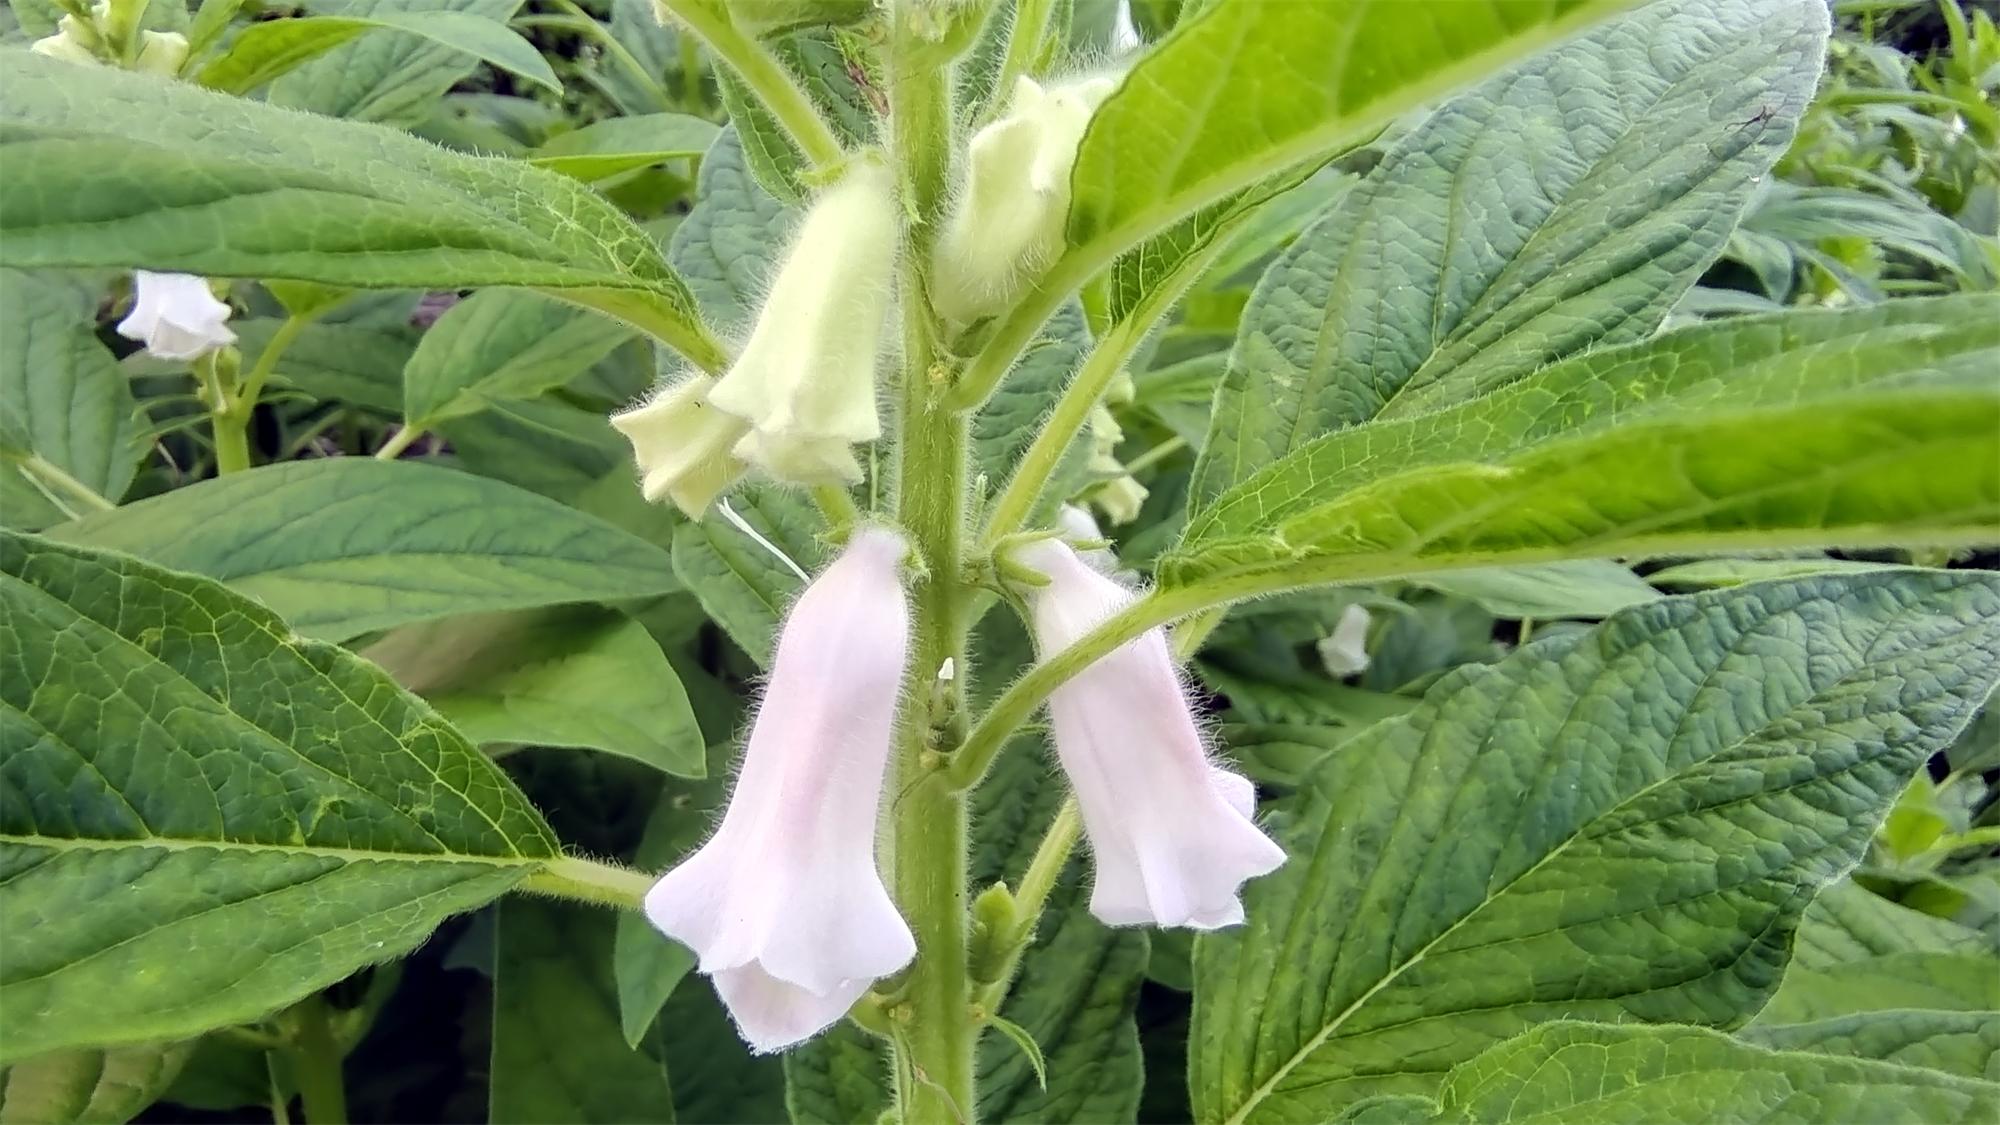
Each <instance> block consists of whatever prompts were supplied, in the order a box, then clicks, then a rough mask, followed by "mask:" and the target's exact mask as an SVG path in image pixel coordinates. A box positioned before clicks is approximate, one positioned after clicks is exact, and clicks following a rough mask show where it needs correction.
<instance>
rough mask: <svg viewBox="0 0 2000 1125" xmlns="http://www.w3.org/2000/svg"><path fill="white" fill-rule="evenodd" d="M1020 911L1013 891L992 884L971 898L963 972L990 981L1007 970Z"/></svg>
mask: <svg viewBox="0 0 2000 1125" xmlns="http://www.w3.org/2000/svg"><path fill="white" fill-rule="evenodd" d="M1020 915H1021V910H1020V907H1019V906H1018V905H1017V904H1016V903H1015V901H1014V892H1012V891H1010V890H1008V889H1007V884H1005V883H995V884H993V885H992V886H990V887H988V888H986V889H985V890H983V891H981V892H979V897H978V898H976V899H973V900H972V935H971V939H970V941H969V943H968V946H967V950H966V973H967V975H969V976H970V977H971V978H972V979H973V980H974V981H975V982H977V983H979V984H991V983H992V982H994V981H996V980H999V979H1000V978H1001V976H1002V975H1003V974H1005V973H1006V971H1007V958H1008V956H1009V955H1010V954H1012V953H1013V952H1014V943H1015V942H1014V939H1015V933H1014V931H1015V929H1016V928H1018V927H1019V926H1020V924H1021V917H1020Z"/></svg>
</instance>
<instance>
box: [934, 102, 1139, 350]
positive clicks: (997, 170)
mask: <svg viewBox="0 0 2000 1125" xmlns="http://www.w3.org/2000/svg"><path fill="white" fill-rule="evenodd" d="M1116 86H1117V81H1116V80H1115V79H1112V78H1106V77H1098V78H1090V79H1085V80H1083V81H1080V82H1070V83H1064V84H1059V85H1053V86H1049V87H1047V88H1046V89H1044V88H1043V87H1042V85H1041V84H1040V83H1038V82H1036V81H1035V80H1034V79H1032V78H1029V77H1026V76H1025V75H1024V76H1022V77H1021V78H1018V79H1016V80H1015V83H1014V90H1013V95H1012V99H1011V100H1010V101H1009V102H1008V104H1007V113H1006V115H1005V116H1003V117H1001V118H1000V119H999V120H997V121H995V122H993V123H992V124H991V125H988V126H986V127H985V128H984V129H981V130H979V132H978V133H976V134H974V135H973V138H972V144H971V146H970V147H969V149H968V151H967V154H966V173H965V184H964V187H963V188H962V189H961V192H960V195H959V198H958V200H957V202H956V203H955V204H954V205H953V207H952V209H951V215H950V217H949V218H947V219H946V220H945V224H944V228H943V230H942V231H941V233H940V234H939V237H938V240H937V243H936V245H935V247H933V250H932V263H931V304H932V305H933V306H934V307H935V308H936V309H937V311H938V313H939V314H940V315H942V316H944V317H945V318H946V319H947V320H952V321H956V322H959V323H962V324H968V323H971V322H972V321H975V320H978V319H979V318H981V317H985V316H991V315H993V314H994V313H997V312H999V311H1001V310H1002V309H1005V308H1006V307H1007V306H1008V305H1010V304H1012V303H1013V301H1014V299H1015V298H1016V297H1018V296H1020V293H1021V290H1022V288H1023V287H1024V286H1025V285H1026V284H1027V282H1029V281H1031V280H1033V278H1034V276H1035V274H1037V273H1038V272H1040V271H1041V270H1042V268H1043V267H1045V266H1047V265H1048V264H1049V262H1050V261H1051V260H1053V259H1054V258H1055V256H1056V255H1057V254H1058V253H1060V252H1061V250H1062V247H1063V223H1064V221H1065V220H1066V219H1067V218H1068V217H1069V173H1070V167H1071V166H1072V165H1073V164H1075V163H1076V147H1077V145H1078V144H1079V143H1080V142H1081V141H1082V140H1083V131H1084V128H1085V127H1086V126H1088V125H1089V124H1090V115H1091V114H1092V113H1093V112H1095V111H1096V109H1097V106H1098V105H1099V103H1101V102H1103V101H1104V99H1105V98H1106V97H1109V96H1110V94H1111V91H1112V90H1113V89H1114V88H1115V87H1116Z"/></svg>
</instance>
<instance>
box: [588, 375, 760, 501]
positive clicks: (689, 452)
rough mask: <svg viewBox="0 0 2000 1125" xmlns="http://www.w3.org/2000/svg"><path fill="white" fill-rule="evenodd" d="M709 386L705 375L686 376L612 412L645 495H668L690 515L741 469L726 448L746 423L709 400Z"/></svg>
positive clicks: (736, 439)
mask: <svg viewBox="0 0 2000 1125" xmlns="http://www.w3.org/2000/svg"><path fill="white" fill-rule="evenodd" d="M714 386H715V380H714V379H713V378H711V377H709V376H707V375H690V376H688V377H686V378H684V379H682V380H681V381H679V382H677V383H674V384H672V385H670V386H668V387H666V388H665V389H663V390H661V391H660V392H659V393H658V394H656V395H654V396H653V397H652V398H651V399H649V400H647V401H646V402H645V403H644V404H642V405H640V406H636V407H634V408H632V409H631V410H627V411H625V412H624V413H622V414H613V415H612V416H611V425H612V428H614V429H616V430H617V431H618V432H619V433H621V434H624V435H625V438H626V440H628V441H630V442H631V443H632V456H633V458H634V459H635V460H637V461H638V463H639V475H640V485H639V487H640V491H642V492H644V493H645V495H646V499H648V500H651V501H653V502H654V503H658V502H660V501H661V500H672V501H673V504H674V506H675V507H676V508H679V509H680V510H681V511H683V512H685V513H687V514H688V515H689V516H692V517H694V518H695V519H700V518H701V516H702V513H703V512H706V511H708V506H709V505H710V504H713V503H714V502H715V498H716V497H717V496H719V495H721V494H722V492H723V491H724V490H725V489H727V488H728V487H729V486H730V485H732V484H734V483H736V481H737V479H738V478H740V477H741V476H742V475H743V473H744V470H745V468H746V466H745V465H744V464H743V462H742V461H740V460H738V459H737V458H736V456H735V454H733V453H731V452H730V450H731V448H732V447H733V446H735V445H736V443H737V442H739V441H741V440H742V439H743V436H744V435H745V434H747V433H748V432H749V431H750V426H749V424H748V423H746V422H744V421H743V420H742V419H741V418H738V417H736V416H735V415H734V414H729V413H726V412H724V411H722V410H718V409H716V408H715V407H714V406H712V405H710V404H709V401H708V394H709V391H710V389H711V388H713V387H714Z"/></svg>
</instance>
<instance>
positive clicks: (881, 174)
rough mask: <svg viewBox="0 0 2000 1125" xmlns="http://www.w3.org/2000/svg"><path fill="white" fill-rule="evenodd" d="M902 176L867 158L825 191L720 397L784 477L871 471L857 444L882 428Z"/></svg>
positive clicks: (745, 450)
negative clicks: (880, 383) (882, 364)
mask: <svg viewBox="0 0 2000 1125" xmlns="http://www.w3.org/2000/svg"><path fill="white" fill-rule="evenodd" d="M899 218H900V216H899V214H898V212H897V205H896V194H895V178H894V176H893V175H892V174H891V173H890V171H889V170H888V169H887V168H886V167H884V166H883V165H881V164H879V163H876V162H874V161H872V160H860V161H857V162H855V163H854V164H853V165H852V166H850V167H849V168H848V170H847V172H846V173H845V175H843V176H842V177H841V179H840V180H839V181H838V182H836V183H835V184H833V185H832V186H830V187H828V188H827V189H826V190H825V191H823V192H821V193H820V196H819V198H817V199H815V200H814V201H813V204H812V206H811V207H810V208H809V209H808V210H807V211H806V216H805V219H804V220H803V221H802V222H801V223H800V224H799V230H798V233H797V235H796V236H795V237H794V238H793V240H792V246H791V249H790V250H789V251H788V252H787V253H786V255H785V259H784V262H783V264H781V265H780V266H779V268H778V273H777V276H776V278H775V279H773V281H772V283H771V292H770V295H769V296H768V297H766V298H765V300H764V305H763V308H762V309H760V310H759V311H758V313H757V322H756V325H755V327H754V328H752V329H751V333H750V339H749V340H748V341H747V342H746V343H745V344H744V345H743V351H742V353H741V354H739V355H738V356H737V358H736V362H735V363H734V364H732V365H731V366H730V368H729V371H728V372H727V373H726V374H724V375H723V377H722V379H721V380H720V381H719V382H717V383H716V384H715V388H714V390H712V391H711V392H710V394H709V401H710V402H712V403H713V404H714V405H716V406H717V407H719V408H721V409H723V410H726V411H728V412H729V413H731V414H734V415H736V416H737V417H738V418H741V419H743V420H744V421H745V422H747V423H749V427H750V428H749V432H747V433H746V434H745V435H744V436H743V438H742V439H740V440H739V441H738V442H737V444H736V445H735V447H734V453H735V455H736V456H737V457H738V458H739V459H741V460H743V461H747V462H749V463H751V464H753V465H756V466H757V467H759V468H761V469H763V470H764V471H765V472H767V473H769V474H770V475H771V476H773V477H776V478H777V479H779V480H782V481H791V482H794V483H800V484H830V483H836V482H845V483H853V482H856V481H859V480H860V479H861V466H860V464H859V462H857V461H856V460H855V457H854V452H853V449H852V448H851V447H852V446H853V445H854V444H856V443H858V442H864V441H873V440H875V439H876V438H878V437H881V436H882V423H881V420H880V417H879V416H878V414H877V411H876V403H875V367H876V363H875V361H876V358H877V355H878V354H879V353H880V351H881V347H882V327H883V323H884V321H885V320H886V319H887V317H888V313H889V300H890V289H891V284H892V281H893V279H894V274H895V267H896V239H897V236H898V229H899V227H898V221H899Z"/></svg>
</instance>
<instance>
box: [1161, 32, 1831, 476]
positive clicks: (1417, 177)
mask: <svg viewBox="0 0 2000 1125" xmlns="http://www.w3.org/2000/svg"><path fill="white" fill-rule="evenodd" d="M1411 7H1414V5H1411ZM1453 7H1454V9H1455V8H1457V7H1459V6H1458V5H1454V6H1453ZM1826 31H1827V15H1826V5H1825V4H1824V3H1823V2H1822V0H1662V2H1659V3H1653V4H1648V5H1646V6H1645V7H1643V8H1641V9H1639V10H1638V11H1636V12H1634V13H1632V14H1631V15H1630V16H1627V17H1625V18H1623V19H1620V20H1618V21H1616V22H1615V23H1611V24H1608V25H1606V26H1604V27H1601V28H1599V29H1597V30H1596V31H1594V32H1592V33H1591V34H1590V35H1589V36H1587V37H1586V38H1583V39H1580V40H1578V41H1576V42H1574V43H1570V44H1568V45H1566V46H1564V47H1563V48H1561V49H1560V50H1556V51H1552V52H1550V53H1548V54H1546V55H1543V56H1541V57H1539V58H1536V59H1534V60H1532V61H1530V62H1528V63H1527V64H1525V65H1523V66H1522V67H1520V68H1519V69H1517V70H1513V71H1510V72H1508V73H1507V74H1505V75H1503V76H1501V77H1499V78H1496V79H1494V80H1492V81H1490V82H1488V83H1486V84H1485V85H1483V86H1481V87H1479V88H1478V89H1475V90H1471V91H1468V92H1467V93H1465V94H1462V95H1460V96H1459V97H1456V98H1454V99H1452V100H1451V101H1450V102H1449V103H1447V104H1446V105H1445V106H1444V107H1443V108H1442V109H1440V110H1439V111H1438V112H1437V113H1436V114H1435V115H1433V116H1432V117H1431V118H1430V119H1429V120H1427V121H1426V122H1425V123H1424V124H1423V125H1422V126H1421V127H1419V128H1417V129H1415V130H1413V131H1412V132H1411V133H1410V134H1409V135H1407V136H1406V137H1404V138H1403V140H1402V141H1401V142H1399V143H1398V144H1397V145H1396V146H1395V148H1393V149H1392V150H1391V151H1390V153H1389V154H1388V156H1387V157H1385V158H1384V160H1383V162H1382V164H1381V165H1380V166H1379V167H1378V168H1377V169H1376V170H1375V172H1374V173H1373V174H1372V175H1370V176H1369V177H1368V178H1367V180H1365V181H1364V182H1363V183H1362V184H1361V186H1360V187H1358V188H1356V189H1355V190H1354V191H1352V192H1350V193H1348V194H1347V195H1346V196H1345V197H1344V198H1343V199H1342V200H1341V202H1340V203H1339V205H1338V206H1336V207H1334V208H1333V209H1332V210H1330V211H1329V212H1328V213H1327V214H1326V215H1325V216H1324V217H1323V218H1321V219H1320V220H1319V221H1318V222H1317V223H1315V224H1314V225H1313V226H1312V227H1311V228H1309V229H1308V230H1307V231H1306V232H1305V233H1304V234H1302V235H1301V236H1300V237H1299V239H1298V241H1297V242H1294V243H1293V244H1292V246H1291V247H1290V248H1289V249H1288V250H1287V251H1286V252H1285V253H1284V255H1283V256H1281V257H1280V258H1279V259H1278V261H1277V262H1275V263H1274V264H1273V265H1272V266H1271V267H1270V269H1269V270H1268V271H1266V273H1265V274H1264V277H1263V279H1262V281H1261V282H1259V284H1258V287H1257V291H1256V294H1255V295H1254V296H1253V298H1252V300H1251V304H1250V307H1249V308H1248V309H1247V310H1246V311H1245V313H1244V316H1243V323H1242V327H1241V330H1240V332H1239V335H1238V337H1237V342H1236V348H1235V350H1234V352H1233V353H1232V355H1231V357H1230V363H1229V370H1228V374H1227V375H1226V376H1225V378H1224V381H1223V389H1222V391H1221V393H1220V395H1219V397H1218V398H1217V400H1216V410H1215V414H1214V418H1213V420H1212V423H1211V428H1210V431H1209V438H1208V441H1207V442H1206V443H1205V444H1204V446H1203V450H1202V459H1201V464H1200V466H1199V467H1198V468H1197V470H1196V480H1195V488H1194V495H1195V498H1196V504H1197V505H1200V504H1203V503H1206V502H1208V501H1209V500H1212V499H1214V498H1215V497H1216V496H1217V495H1218V494H1219V493H1221V492H1223V491H1224V490H1226V489H1227V488H1229V487H1230V486H1231V485H1233V484H1235V483H1237V482H1238V481H1241V480H1242V479H1244V478H1245V477H1246V476H1249V475H1250V474H1251V473H1254V472H1255V471H1256V470H1258V469H1259V468H1262V467H1263V466H1265V465H1267V464H1269V463H1270V462H1272V461H1274V460H1276V459H1278V458H1279V457H1282V456H1284V455H1285V454H1286V453H1289V452H1291V451H1292V450H1294V449H1297V448H1299V446H1301V445H1302V444H1304V443H1306V442H1308V441H1310V440H1312V439H1313V438H1316V437H1318V436H1320V435H1321V434H1324V433H1327V432H1329V431H1332V430H1337V429H1340V428H1342V427H1344V426H1351V425H1354V424H1355V423H1358V422H1364V421H1367V420H1368V419H1370V418H1373V417H1375V416H1377V415H1378V414H1388V415H1395V414H1406V413H1415V412H1420V411H1421V410H1423V409H1427V408H1435V407H1438V406H1443V405H1447V404H1449V403H1451V402H1453V401H1456V400H1458V399H1462V398H1465V397H1468V396H1469V395H1470V394H1472V393H1476V392H1478V391H1481V390H1488V389H1491V388H1493V387H1496V386H1500V385H1503V384H1505V383H1507V382H1511V381H1512V380H1514V379H1517V378H1520V377H1522V376H1524V375H1527V374H1529V373H1530V372H1532V371H1534V370H1536V369H1537V368H1539V367H1542V366H1544V365H1546V364H1547V363H1549V362H1550V361H1551V360H1555V359H1560V358H1562V357H1563V356H1566V355H1570V354H1573V353H1576V352H1579V351H1582V350H1584V349H1585V348H1590V347H1602V346H1605V345H1608V344H1620V343H1628V342H1630V341H1633V340H1639V339H1644V338H1645V337H1646V336H1648V335H1651V334H1652V332H1653V330H1654V329H1655V328H1657V327H1658V326H1659V323H1660V321H1661V319H1662V318H1664V317H1665V315H1666V314H1667V311H1668V310H1669V309H1671V308H1672V307H1673V306H1674V303H1675V302H1676V301H1678V300H1679V299H1680V296H1681V294H1682V293H1683V292H1684V291H1685V290H1686V289H1687V288H1688V287H1689V286H1690V285H1692V284H1693V283H1694V281H1695V279H1696V278H1697V277H1699V276H1700V275H1701V272H1702V270H1703V269H1704V268H1706V267H1707V265H1708V264H1709V263H1710V262H1711V261H1713V260H1714V258H1715V257H1716V255H1717V254H1718V253H1720V252H1721V250H1722V245H1723V243H1724V241H1725V240H1726V239H1727V238H1728V236H1729V231H1730V229H1731V228H1732V227H1734V226H1735V225H1736V219H1737V216H1738V215H1739V214H1740V213H1741V212H1742V210H1743V207H1744V205H1745V203H1746V202H1747V201H1748V199H1749V197H1750V193H1751V191H1752V189H1753V187H1754V186H1755V184H1756V182H1757V181H1758V180H1759V179H1760V178H1761V177H1762V176H1763V175H1764V173H1766V172H1767V171H1769V170H1770V166H1771V163H1772V161H1774V160H1776V159H1777V157H1778V156H1779V154H1781V153H1782V152H1783V151H1784V150H1785V145H1786V143H1787V142H1788V141H1789V139H1790V137H1791V133H1792V129H1793V126H1794V124H1795V123H1796V122H1797V120H1798V117H1799V115H1800V114H1801V113H1802V112H1803V111H1804V109H1805V105H1806V102H1807V101H1808V100H1809V99H1810V98H1811V97H1812V91H1813V84H1814V82H1815V80H1816V79H1817V77H1818V75H1819V70H1820V66H1821V57H1822V54H1823V52H1824V48H1825V41H1826Z"/></svg>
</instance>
